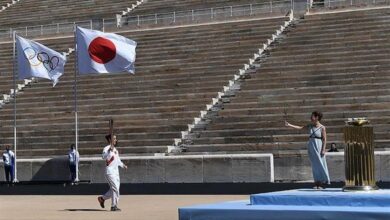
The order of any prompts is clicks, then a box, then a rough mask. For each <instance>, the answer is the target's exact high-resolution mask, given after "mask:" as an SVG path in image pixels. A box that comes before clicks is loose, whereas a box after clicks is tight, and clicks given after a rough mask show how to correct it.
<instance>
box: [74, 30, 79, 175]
mask: <svg viewBox="0 0 390 220" xmlns="http://www.w3.org/2000/svg"><path fill="white" fill-rule="evenodd" d="M76 28H77V27H76V26H74V39H75V42H76V43H75V47H74V48H75V61H74V85H73V92H74V117H75V128H74V129H75V145H76V152H78V149H79V119H78V114H77V113H78V112H77V111H78V109H77V75H78V63H77V62H78V57H77V34H76ZM75 181H76V182H78V181H79V163H78V162H76V180H75Z"/></svg>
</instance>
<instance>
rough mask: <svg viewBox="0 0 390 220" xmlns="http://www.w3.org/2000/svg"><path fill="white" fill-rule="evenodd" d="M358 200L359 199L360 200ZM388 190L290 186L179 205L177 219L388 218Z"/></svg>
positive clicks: (371, 219) (314, 219) (339, 219)
mask: <svg viewBox="0 0 390 220" xmlns="http://www.w3.org/2000/svg"><path fill="white" fill-rule="evenodd" d="M359 201H360V202H359ZM389 204H390V191H388V190H380V191H375V192H373V193H364V192H357V193H351V192H345V193H344V192H342V191H341V190H340V189H332V190H323V191H314V190H303V189H302V190H291V191H282V192H274V193H264V194H256V195H252V196H251V197H250V200H247V201H233V202H224V203H217V204H209V205H198V206H192V207H184V208H180V209H179V219H180V220H255V219H256V220H262V219H264V220H316V219H319V220H320V219H321V220H328V219H334V220H363V219H364V220H374V219H378V220H379V219H381V220H386V219H390V206H389Z"/></svg>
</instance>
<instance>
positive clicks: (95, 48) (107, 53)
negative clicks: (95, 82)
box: [88, 37, 116, 64]
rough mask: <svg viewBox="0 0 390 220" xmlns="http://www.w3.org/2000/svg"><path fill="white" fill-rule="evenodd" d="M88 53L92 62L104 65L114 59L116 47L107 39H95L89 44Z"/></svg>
mask: <svg viewBox="0 0 390 220" xmlns="http://www.w3.org/2000/svg"><path fill="white" fill-rule="evenodd" d="M88 53H89V56H90V57H91V59H92V60H93V61H95V62H97V63H101V64H105V63H108V62H110V61H111V60H112V59H114V58H115V55H116V47H115V44H114V43H113V42H112V41H110V40H109V39H106V38H103V37H97V38H95V39H93V40H92V41H91V43H90V44H89V47H88Z"/></svg>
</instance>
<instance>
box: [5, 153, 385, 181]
mask: <svg viewBox="0 0 390 220" xmlns="http://www.w3.org/2000/svg"><path fill="white" fill-rule="evenodd" d="M375 154H376V156H375V160H376V179H377V180H378V181H390V169H388V167H390V152H376V153H375ZM122 160H123V161H124V163H126V164H127V165H128V167H129V169H128V170H121V180H122V182H123V183H237V182H249V183H258V182H273V181H274V180H275V181H280V182H296V181H311V180H312V173H311V167H310V161H309V159H308V157H307V155H300V156H296V155H295V156H291V157H288V156H283V157H276V158H273V156H272V154H231V155H193V156H150V157H149V156H148V157H123V158H122ZM327 163H328V167H329V173H330V177H331V180H332V181H334V182H339V181H344V153H343V152H339V153H328V154H327ZM0 169H1V171H0V181H1V180H4V179H5V178H4V172H3V171H2V170H3V164H2V163H0ZM104 169H105V164H104V161H103V160H101V159H100V158H82V160H81V162H80V180H84V181H90V182H91V183H104V182H106V181H105V178H104ZM18 179H19V180H20V181H65V180H68V179H69V171H68V164H67V160H66V158H65V157H58V158H53V159H32V160H19V162H18Z"/></svg>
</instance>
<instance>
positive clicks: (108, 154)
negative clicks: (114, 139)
mask: <svg viewBox="0 0 390 220" xmlns="http://www.w3.org/2000/svg"><path fill="white" fill-rule="evenodd" d="M110 147H111V145H107V146H106V147H105V148H104V149H103V155H102V157H103V160H105V162H106V174H107V175H118V176H119V169H118V167H122V168H123V167H124V166H125V165H124V164H123V163H122V161H121V159H120V157H119V153H118V151H117V150H116V148H114V150H112V151H110Z"/></svg>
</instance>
